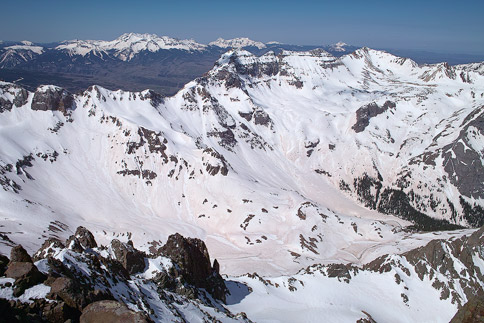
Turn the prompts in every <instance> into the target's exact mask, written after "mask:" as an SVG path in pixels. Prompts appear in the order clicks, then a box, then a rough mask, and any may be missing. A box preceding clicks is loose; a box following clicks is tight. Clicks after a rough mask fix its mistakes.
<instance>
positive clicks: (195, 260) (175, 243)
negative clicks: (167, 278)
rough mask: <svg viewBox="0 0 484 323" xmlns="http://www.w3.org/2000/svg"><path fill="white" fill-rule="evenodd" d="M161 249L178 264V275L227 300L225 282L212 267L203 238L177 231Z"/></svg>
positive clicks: (214, 295) (162, 252)
mask: <svg viewBox="0 0 484 323" xmlns="http://www.w3.org/2000/svg"><path fill="white" fill-rule="evenodd" d="M159 251H160V252H161V254H163V255H164V256H166V257H168V258H170V259H171V260H172V261H173V263H174V264H176V266H177V271H178V272H177V275H178V276H182V278H183V279H184V280H185V281H186V282H187V283H188V284H191V285H194V286H195V287H199V288H205V289H206V290H207V291H208V292H209V293H210V294H212V296H213V297H214V298H217V299H220V300H223V301H225V293H226V287H225V283H224V281H223V279H222V277H221V276H220V275H219V274H218V273H217V271H216V270H215V268H212V267H211V265H210V264H211V263H210V256H209V254H208V250H207V247H206V245H205V243H204V242H203V241H202V240H200V239H193V238H185V237H183V236H182V235H180V234H179V233H176V234H173V235H171V236H169V237H168V241H167V242H166V244H165V245H164V246H163V247H161V248H160V250H159Z"/></svg>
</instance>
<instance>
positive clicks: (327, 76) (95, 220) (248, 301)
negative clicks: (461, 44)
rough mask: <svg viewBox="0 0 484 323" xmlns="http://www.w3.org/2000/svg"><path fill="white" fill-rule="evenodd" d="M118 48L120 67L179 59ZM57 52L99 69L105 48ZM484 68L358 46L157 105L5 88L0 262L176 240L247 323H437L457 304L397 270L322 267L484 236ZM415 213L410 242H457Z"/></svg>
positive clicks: (188, 88) (0, 99)
mask: <svg viewBox="0 0 484 323" xmlns="http://www.w3.org/2000/svg"><path fill="white" fill-rule="evenodd" d="M124 36H125V38H126V39H127V40H126V41H128V40H129V41H133V46H131V51H130V52H129V53H128V52H126V53H125V52H123V51H120V52H119V55H124V56H123V57H125V58H126V59H127V60H129V57H130V55H131V53H135V52H136V51H138V50H140V48H141V47H143V46H148V47H147V48H148V49H149V48H153V50H155V49H156V48H159V47H160V46H168V47H170V46H172V45H170V44H171V43H170V42H171V40H167V39H161V40H160V39H158V40H156V41H151V40H150V41H147V42H145V38H146V37H145V38H143V39H138V38H136V37H138V36H136V35H132V34H129V35H124ZM135 38H136V39H135ZM219 41H220V42H221V40H219ZM117 44H118V43H114V42H111V43H110V44H109V46H111V47H109V48H112V49H114V50H116V48H117V47H116V46H118V45H117ZM138 45H139V46H138ZM215 45H217V44H215ZM26 46H27V45H26ZM61 46H64V47H63V48H64V49H66V50H70V51H72V52H73V54H80V55H84V54H86V53H87V52H91V51H92V52H93V53H95V55H97V54H99V55H101V53H102V52H103V51H104V50H106V49H105V46H107V45H106V44H104V43H103V44H101V43H99V44H94V43H89V44H81V43H73V42H70V43H66V44H64V45H61ZM103 46H104V47H103ZM119 46H121V45H119ZM140 46H141V47H140ZM156 46H158V47H156ZM173 46H179V45H178V43H177V45H173ZM180 46H182V45H180ZM183 46H187V47H186V48H187V49H189V50H203V48H202V47H197V46H195V45H194V44H192V43H189V42H186V43H183ZM227 46H232V47H236V46H235V45H233V44H231V45H227ZM244 46H245V45H244ZM254 46H257V45H254ZM341 46H343V45H341ZM106 48H107V47H106ZM143 48H144V47H143ZM183 48H185V47H183ZM96 53H97V54H96ZM479 69H480V67H479V66H477V65H476V66H473V65H462V66H457V67H453V66H449V65H446V64H436V65H426V66H419V65H417V64H416V63H414V62H412V61H411V60H409V59H404V58H399V57H395V56H392V55H390V54H388V53H386V52H380V51H375V50H371V49H368V48H363V49H360V50H358V51H356V52H354V53H352V54H349V55H345V56H342V57H341V58H335V57H333V56H331V55H330V54H329V53H326V52H324V51H322V50H315V51H311V52H289V51H284V52H283V53H281V54H280V55H275V54H274V53H272V52H269V53H267V54H265V55H263V56H260V57H257V56H254V55H253V54H251V53H249V52H247V51H243V50H231V51H228V52H227V53H226V54H224V55H223V56H222V57H221V58H220V59H219V61H218V62H217V63H216V64H215V66H214V68H213V69H212V70H211V71H210V72H209V73H207V74H206V75H205V76H203V77H201V78H199V79H196V80H194V81H192V82H190V83H188V84H187V85H185V87H184V88H183V89H182V90H180V91H179V92H178V93H177V94H176V95H175V96H173V97H167V98H162V97H160V96H158V95H156V94H155V93H153V92H151V91H149V90H146V91H143V92H124V91H121V90H119V91H109V90H107V89H104V88H101V87H98V86H92V87H90V88H89V89H87V90H86V91H85V92H83V93H81V94H77V95H71V94H69V93H67V92H66V91H64V90H62V89H61V88H58V87H54V86H43V87H40V88H38V89H37V91H36V92H34V93H32V92H27V91H25V90H23V89H21V88H19V87H18V86H16V85H14V84H10V83H4V82H2V83H0V138H1V139H0V141H1V145H0V184H1V186H2V188H3V189H1V190H0V218H1V220H0V228H1V233H2V236H1V240H0V252H2V253H5V254H8V252H9V250H10V248H11V247H12V246H13V245H14V244H22V245H23V246H24V247H25V248H26V249H27V250H28V251H30V252H31V253H33V252H34V251H36V250H37V249H38V247H39V246H40V244H41V243H42V242H43V241H44V240H45V238H47V237H59V238H62V239H65V238H67V237H68V236H69V235H71V234H72V232H73V231H74V230H75V228H76V227H77V226H79V225H82V226H85V227H87V228H89V230H91V231H92V232H93V234H94V235H95V237H96V239H97V241H98V242H100V243H101V244H105V245H107V244H108V243H109V242H110V241H111V240H112V239H113V238H117V239H120V240H121V241H127V240H128V239H130V240H132V241H133V242H134V245H135V246H136V247H137V248H139V249H141V250H149V248H150V246H152V245H153V244H154V243H156V242H164V241H166V238H167V237H168V236H169V235H170V234H172V233H175V232H179V233H181V234H182V235H184V236H188V237H197V238H200V239H202V240H204V241H205V242H206V244H207V247H208V249H209V250H210V254H211V256H212V258H216V259H217V260H218V261H219V262H220V265H221V273H223V274H226V275H228V278H227V279H228V280H229V289H230V290H231V292H233V293H232V294H233V295H232V297H231V298H230V297H229V300H228V308H229V309H230V310H231V311H232V312H234V313H238V312H242V311H244V312H246V313H247V315H248V317H249V318H250V319H252V320H253V321H255V322H296V321H298V322H317V321H320V320H321V319H322V318H324V320H325V321H329V322H354V321H356V320H358V319H360V318H367V317H368V316H367V314H365V312H366V313H369V315H370V316H371V317H372V318H373V319H374V320H376V321H377V322H387V321H392V322H397V321H398V322H409V321H420V322H445V321H448V320H449V319H450V318H452V316H453V315H454V314H455V312H456V311H457V308H458V305H457V303H456V302H455V301H453V300H452V299H451V298H446V299H440V295H441V292H440V291H439V290H438V289H436V288H434V287H433V286H432V279H428V278H424V279H423V280H422V279H417V276H418V275H417V274H416V273H415V272H412V270H415V269H414V267H413V265H408V266H407V265H404V266H405V268H407V270H408V271H409V272H410V275H409V276H408V277H407V276H405V277H404V278H403V279H402V280H403V281H404V283H398V282H396V280H395V273H396V272H397V271H398V270H397V269H392V270H393V271H390V272H384V273H377V272H373V271H368V270H362V269H360V270H359V271H358V272H356V273H352V274H351V279H350V280H349V282H345V281H344V279H343V278H341V277H329V276H330V275H329V274H328V271H327V267H326V266H329V265H331V264H335V263H338V264H353V265H356V266H363V265H365V264H368V263H370V262H371V261H372V260H374V259H376V258H378V257H380V256H383V255H387V254H390V255H397V254H402V253H404V252H408V251H410V250H412V249H415V248H417V247H421V246H424V245H426V244H427V243H428V242H429V241H431V240H434V239H446V240H455V239H459V238H461V237H462V236H466V235H467V236H468V235H470V234H471V233H472V232H474V230H473V229H472V228H470V227H477V226H479V225H480V223H482V216H481V217H480V218H479V217H475V216H474V215H473V214H474V213H469V212H470V211H469V210H468V209H466V207H467V206H470V209H472V210H479V207H484V187H483V184H482V183H483V182H482V181H481V178H482V174H483V165H484V159H483V158H484V157H483V156H484V151H483V145H482V138H483V136H484V128H483V127H482V120H483V119H484V111H483V110H482V107H483V106H484V76H483V75H482V72H480V70H479ZM450 165H452V167H450ZM469 165H472V167H471V166H469ZM472 174H475V176H472ZM398 194H400V195H398ZM402 194H403V195H402ZM396 196H400V198H399V199H397V198H396ZM401 196H404V197H401ZM403 210H411V211H408V212H407V211H405V212H403ZM412 212H413V213H412ZM409 214H410V215H409ZM414 214H417V215H418V216H417V221H416V223H417V224H419V225H420V226H421V227H420V228H424V226H425V225H427V223H433V224H432V225H440V224H441V222H428V221H436V220H445V221H447V222H445V223H446V224H445V225H451V224H453V225H454V224H455V225H461V226H462V228H461V229H460V230H455V231H437V232H419V231H415V230H409V229H408V226H409V225H411V224H412V222H411V220H412V221H414V220H415V218H414V217H413V218H412V216H414ZM419 221H420V222H419ZM426 221H427V222H426ZM414 222H415V221H414ZM435 223H437V224H435ZM442 223H443V222H442ZM395 257H397V256H395ZM476 257H477V258H476V259H477V260H476V264H477V263H480V264H481V265H482V259H481V258H480V256H476ZM479 259H481V260H479ZM401 261H402V262H404V261H405V259H404V258H402V259H401ZM479 261H480V262H479ZM167 265H168V264H159V263H156V264H155V263H152V264H150V266H153V268H156V267H157V266H167ZM308 266H313V267H308ZM302 268H310V269H308V270H307V271H306V272H305V271H301V269H302ZM247 273H250V274H251V273H257V274H258V275H260V276H261V277H264V278H260V279H259V278H258V276H250V275H245V274H247ZM401 276H402V275H401ZM267 281H270V283H267ZM276 285H277V286H276ZM456 289H457V288H456ZM407 291H408V292H407ZM43 292H45V290H44V289H42V288H39V289H36V290H33V291H32V294H33V295H34V294H39V293H43ZM402 295H405V296H402ZM459 295H460V296H459V297H460V299H462V300H465V299H466V298H465V295H464V294H462V293H461V294H459ZM2 297H3V296H2ZM396 313H398V315H397V314H396ZM188 320H189V319H188Z"/></svg>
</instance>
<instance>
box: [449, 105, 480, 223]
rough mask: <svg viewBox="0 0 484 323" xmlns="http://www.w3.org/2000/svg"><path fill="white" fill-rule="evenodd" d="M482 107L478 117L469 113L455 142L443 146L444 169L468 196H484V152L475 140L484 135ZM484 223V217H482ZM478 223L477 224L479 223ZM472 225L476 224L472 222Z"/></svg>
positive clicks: (462, 192)
mask: <svg viewBox="0 0 484 323" xmlns="http://www.w3.org/2000/svg"><path fill="white" fill-rule="evenodd" d="M483 108H484V107H481V108H479V109H478V110H476V111H474V112H477V113H479V112H480V113H479V114H478V115H477V117H476V116H475V114H474V113H473V114H474V115H472V114H471V115H469V116H468V117H467V118H469V119H471V121H468V123H467V124H466V125H465V127H464V128H463V129H462V130H461V132H460V133H459V136H458V137H457V138H456V140H455V141H454V142H452V143H451V144H449V145H447V146H445V147H444V148H443V152H442V157H443V158H444V162H443V164H444V169H445V171H446V172H447V174H449V179H450V181H451V183H452V184H454V185H455V186H456V187H457V188H458V189H459V192H460V193H461V194H463V195H465V196H467V197H471V198H475V199H480V198H484V187H483V185H482V183H483V182H484V165H483V162H482V160H483V157H484V152H483V151H481V150H480V149H479V145H478V146H477V147H476V144H475V142H476V141H480V140H482V139H481V138H483V137H484V112H483ZM481 221H482V222H483V223H479V224H480V225H482V224H484V219H482V218H481ZM479 224H477V225H479ZM471 225H476V224H475V223H472V224H471Z"/></svg>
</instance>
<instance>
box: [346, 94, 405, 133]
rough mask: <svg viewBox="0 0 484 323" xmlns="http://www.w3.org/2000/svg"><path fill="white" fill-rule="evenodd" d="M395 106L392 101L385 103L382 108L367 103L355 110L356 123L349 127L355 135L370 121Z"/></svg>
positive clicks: (373, 103)
mask: <svg viewBox="0 0 484 323" xmlns="http://www.w3.org/2000/svg"><path fill="white" fill-rule="evenodd" d="M396 106H397V105H396V104H395V103H394V102H392V101H386V102H385V103H384V104H383V106H381V107H380V106H379V105H378V104H376V103H375V102H372V103H369V104H367V105H364V106H362V107H361V108H359V109H358V110H356V123H355V124H354V125H353V127H351V128H352V129H353V130H354V131H355V132H356V133H358V132H362V131H364V130H365V128H366V127H367V126H368V125H369V124H370V119H371V118H373V117H376V116H377V115H379V114H382V113H383V112H385V111H387V110H388V109H389V108H392V109H393V108H395V107H396Z"/></svg>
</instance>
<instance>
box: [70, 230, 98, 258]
mask: <svg viewBox="0 0 484 323" xmlns="http://www.w3.org/2000/svg"><path fill="white" fill-rule="evenodd" d="M66 246H67V248H69V249H72V250H74V251H77V252H82V251H83V250H85V249H92V248H96V247H97V243H96V240H95V239H94V236H93V235H92V233H91V232H90V231H89V230H88V229H86V228H84V227H78V228H77V230H76V233H74V235H72V236H70V237H69V239H67V241H66Z"/></svg>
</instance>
